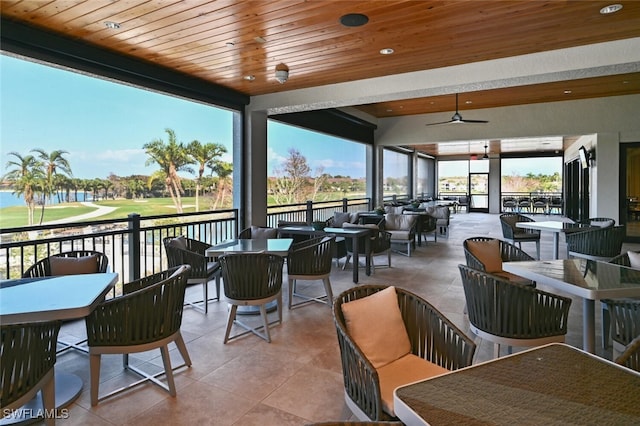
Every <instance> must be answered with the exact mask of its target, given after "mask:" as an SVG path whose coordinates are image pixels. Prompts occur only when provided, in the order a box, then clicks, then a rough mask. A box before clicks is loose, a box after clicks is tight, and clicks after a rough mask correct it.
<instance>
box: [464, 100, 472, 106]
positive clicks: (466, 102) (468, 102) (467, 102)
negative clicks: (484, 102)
mask: <svg viewBox="0 0 640 426" xmlns="http://www.w3.org/2000/svg"><path fill="white" fill-rule="evenodd" d="M464 103H465V104H467V105H470V104H472V103H473V101H464Z"/></svg>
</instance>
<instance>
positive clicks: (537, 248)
mask: <svg viewBox="0 0 640 426" xmlns="http://www.w3.org/2000/svg"><path fill="white" fill-rule="evenodd" d="M536 254H537V255H538V257H537V260H540V240H538V241H536Z"/></svg>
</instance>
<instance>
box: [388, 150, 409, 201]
mask: <svg viewBox="0 0 640 426" xmlns="http://www.w3.org/2000/svg"><path fill="white" fill-rule="evenodd" d="M382 155H383V159H384V160H383V168H384V176H383V184H384V190H383V195H385V196H387V195H401V196H402V195H405V196H408V195H409V156H408V155H407V154H403V153H400V152H397V151H393V150H390V149H385V150H384V153H383V154H382Z"/></svg>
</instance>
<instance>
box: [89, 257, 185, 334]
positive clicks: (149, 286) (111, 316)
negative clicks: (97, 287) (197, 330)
mask: <svg viewBox="0 0 640 426" xmlns="http://www.w3.org/2000/svg"><path fill="white" fill-rule="evenodd" d="M190 269H191V267H190V266H189V265H181V266H179V267H175V268H169V269H167V270H164V271H162V272H158V273H156V274H153V275H149V276H146V277H144V278H140V279H138V280H135V281H131V282H129V283H126V284H124V286H123V295H122V296H118V297H114V298H112V299H109V300H106V301H104V302H102V303H100V304H99V305H98V306H97V307H96V309H95V310H94V311H93V312H92V313H91V314H89V316H87V319H86V321H85V324H86V329H87V343H88V345H89V346H135V345H141V344H145V343H150V342H156V341H158V340H161V339H164V338H166V337H169V336H171V335H172V334H174V333H175V332H177V331H178V330H179V329H180V325H181V324H182V312H183V306H184V293H185V289H186V286H187V280H188V278H189V272H190Z"/></svg>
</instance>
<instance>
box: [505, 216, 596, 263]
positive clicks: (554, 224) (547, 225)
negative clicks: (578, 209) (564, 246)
mask: <svg viewBox="0 0 640 426" xmlns="http://www.w3.org/2000/svg"><path fill="white" fill-rule="evenodd" d="M516 228H522V229H535V230H538V231H549V232H553V258H554V259H557V258H558V246H559V241H560V233H561V232H564V233H565V234H568V233H571V232H580V231H586V230H589V229H592V228H593V227H592V226H591V225H587V224H584V223H573V222H561V221H557V220H547V221H540V222H517V223H516Z"/></svg>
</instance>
